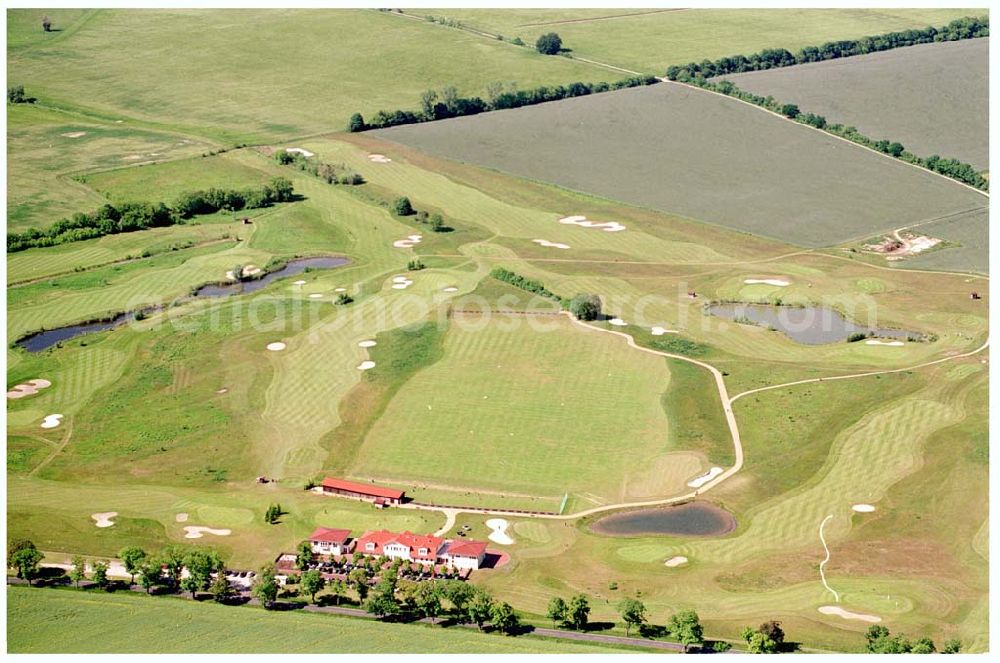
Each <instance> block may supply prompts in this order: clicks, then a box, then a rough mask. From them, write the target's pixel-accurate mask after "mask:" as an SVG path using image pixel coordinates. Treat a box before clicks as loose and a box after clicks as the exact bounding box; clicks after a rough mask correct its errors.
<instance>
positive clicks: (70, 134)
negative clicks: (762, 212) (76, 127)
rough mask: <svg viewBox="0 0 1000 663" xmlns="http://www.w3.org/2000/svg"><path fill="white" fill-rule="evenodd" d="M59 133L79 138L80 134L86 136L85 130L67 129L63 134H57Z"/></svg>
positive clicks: (67, 136)
mask: <svg viewBox="0 0 1000 663" xmlns="http://www.w3.org/2000/svg"><path fill="white" fill-rule="evenodd" d="M59 135H60V136H63V137H65V138H80V137H82V136H86V135H87V132H86V131H67V132H66V133H64V134H59Z"/></svg>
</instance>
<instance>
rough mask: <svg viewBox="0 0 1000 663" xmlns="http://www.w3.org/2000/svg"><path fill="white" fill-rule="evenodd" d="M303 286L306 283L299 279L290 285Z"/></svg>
mask: <svg viewBox="0 0 1000 663" xmlns="http://www.w3.org/2000/svg"><path fill="white" fill-rule="evenodd" d="M305 284H306V282H305V281H303V280H302V279H299V280H298V281H295V282H293V283H292V285H305Z"/></svg>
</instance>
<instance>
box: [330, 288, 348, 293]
mask: <svg viewBox="0 0 1000 663" xmlns="http://www.w3.org/2000/svg"><path fill="white" fill-rule="evenodd" d="M333 291H334V292H347V288H334V289H333Z"/></svg>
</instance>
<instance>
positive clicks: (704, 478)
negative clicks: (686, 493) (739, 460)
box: [688, 467, 722, 488]
mask: <svg viewBox="0 0 1000 663" xmlns="http://www.w3.org/2000/svg"><path fill="white" fill-rule="evenodd" d="M720 474H722V468H721V467H713V468H712V469H710V470H709V471H708V472H705V473H704V474H702V475H701V476H700V477H697V478H695V479H691V480H690V481H688V486H690V487H691V488H701V487H702V486H704V485H705V484H706V483H708V482H709V481H711V480H712V479H714V478H715V477H717V476H719V475H720Z"/></svg>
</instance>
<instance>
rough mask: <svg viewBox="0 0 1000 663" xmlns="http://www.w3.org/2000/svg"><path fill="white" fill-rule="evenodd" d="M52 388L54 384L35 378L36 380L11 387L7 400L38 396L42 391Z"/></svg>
mask: <svg viewBox="0 0 1000 663" xmlns="http://www.w3.org/2000/svg"><path fill="white" fill-rule="evenodd" d="M51 386H52V383H51V382H49V381H48V380H43V379H42V378H35V379H34V380H28V381H27V382H22V383H21V384H18V385H14V386H13V387H11V388H10V391H8V392H7V398H11V399H16V398H24V397H25V396H30V395H32V394H37V393H38V391H39V390H40V389H46V388H48V387H51Z"/></svg>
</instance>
